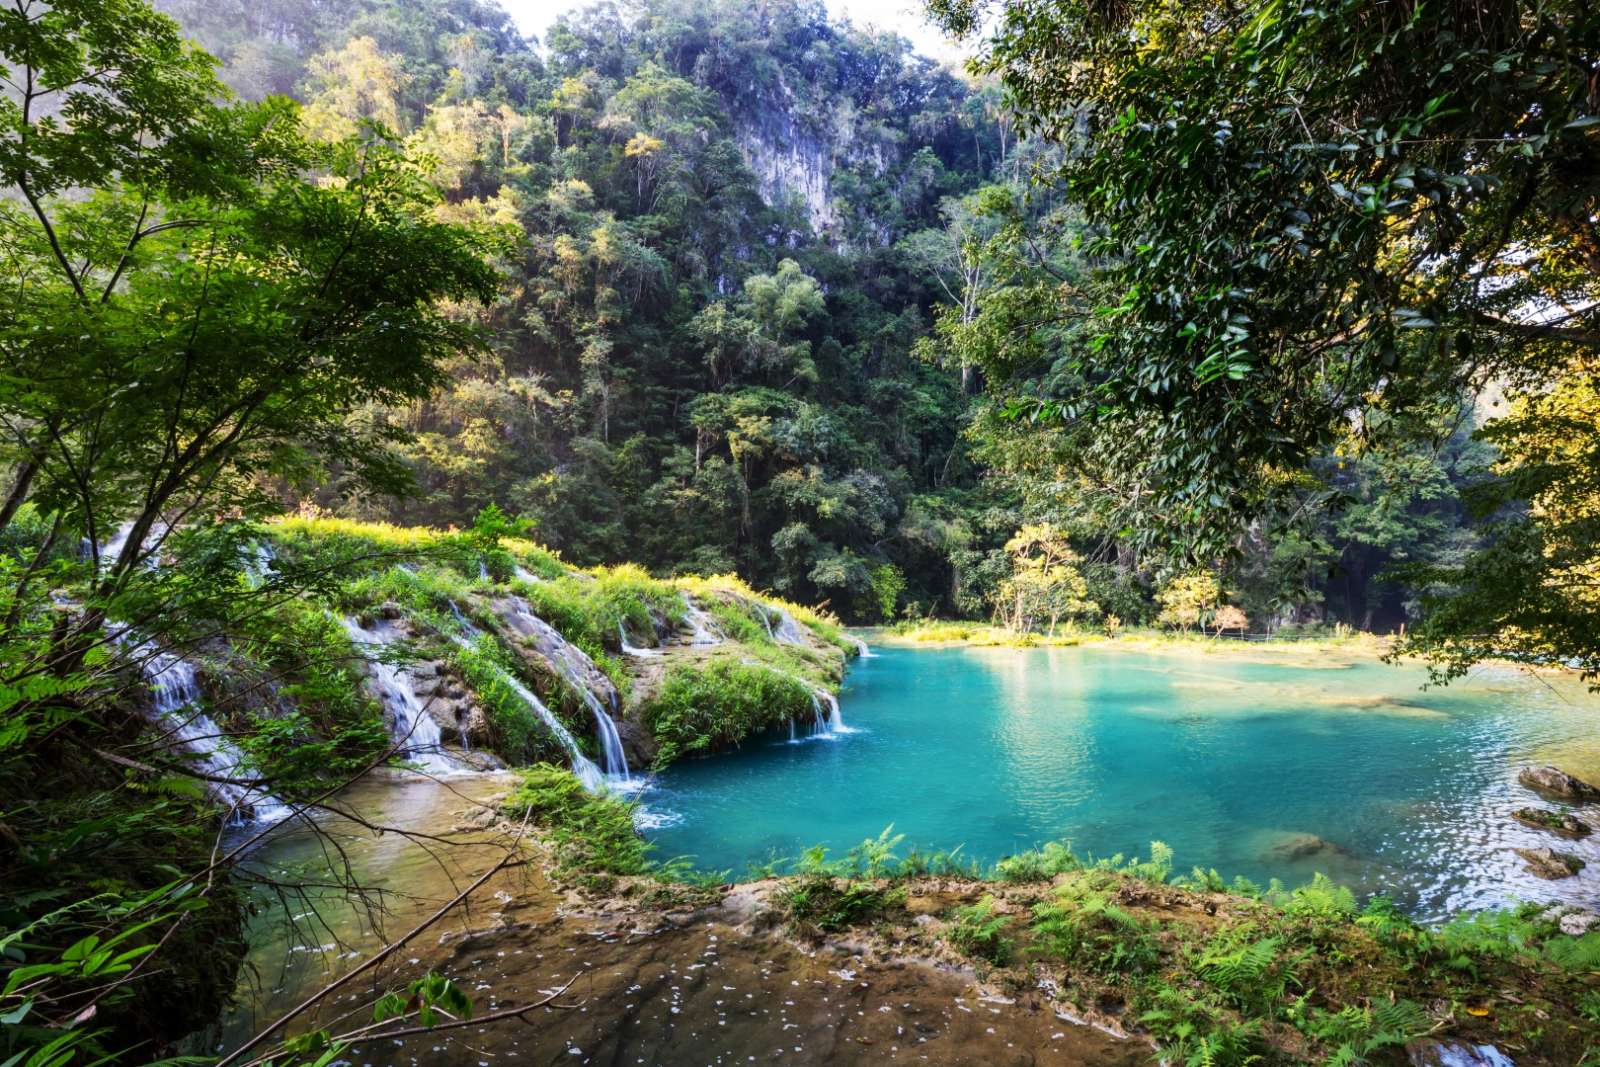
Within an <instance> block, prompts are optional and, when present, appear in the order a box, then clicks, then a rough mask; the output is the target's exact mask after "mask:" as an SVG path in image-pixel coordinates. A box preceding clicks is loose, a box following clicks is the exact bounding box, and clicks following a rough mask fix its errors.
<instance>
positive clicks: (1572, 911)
mask: <svg viewBox="0 0 1600 1067" xmlns="http://www.w3.org/2000/svg"><path fill="white" fill-rule="evenodd" d="M1556 925H1557V926H1558V927H1559V928H1560V930H1561V932H1562V933H1564V934H1566V935H1567V936H1568V937H1582V936H1583V935H1584V934H1586V933H1588V932H1589V931H1590V930H1594V929H1600V913H1597V912H1592V911H1584V910H1583V909H1582V908H1568V909H1567V910H1566V911H1564V912H1562V913H1561V917H1560V918H1558V919H1557V920H1556Z"/></svg>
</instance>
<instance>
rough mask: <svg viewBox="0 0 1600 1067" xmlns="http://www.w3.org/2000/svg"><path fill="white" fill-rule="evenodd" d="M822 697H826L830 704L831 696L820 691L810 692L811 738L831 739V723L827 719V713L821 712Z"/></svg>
mask: <svg viewBox="0 0 1600 1067" xmlns="http://www.w3.org/2000/svg"><path fill="white" fill-rule="evenodd" d="M824 697H827V698H828V700H829V702H830V703H831V702H832V700H833V697H832V695H831V694H829V693H827V692H824V691H823V690H821V689H813V690H812V691H811V736H812V737H832V736H833V722H832V721H831V720H830V719H829V718H828V714H827V712H825V711H824V710H823V708H822V700H823V698H824Z"/></svg>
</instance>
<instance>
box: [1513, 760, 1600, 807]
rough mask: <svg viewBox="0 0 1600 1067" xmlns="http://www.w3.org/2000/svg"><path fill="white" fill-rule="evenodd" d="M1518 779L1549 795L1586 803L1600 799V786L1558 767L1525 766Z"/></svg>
mask: <svg viewBox="0 0 1600 1067" xmlns="http://www.w3.org/2000/svg"><path fill="white" fill-rule="evenodd" d="M1517 781H1519V782H1521V783H1522V784H1523V785H1525V786H1527V787H1528V788H1529V789H1532V790H1533V791H1534V792H1535V793H1541V794H1543V795H1544V796H1547V797H1554V798H1556V799H1558V800H1566V801H1571V802H1574V803H1579V804H1584V803H1591V802H1597V801H1600V788H1596V787H1595V786H1592V785H1590V784H1589V783H1588V782H1585V781H1584V780H1583V779H1581V778H1574V777H1573V776H1572V775H1570V774H1568V773H1567V772H1566V771H1563V770H1561V769H1560V768H1558V767H1524V768H1522V771H1521V773H1520V774H1518V775H1517Z"/></svg>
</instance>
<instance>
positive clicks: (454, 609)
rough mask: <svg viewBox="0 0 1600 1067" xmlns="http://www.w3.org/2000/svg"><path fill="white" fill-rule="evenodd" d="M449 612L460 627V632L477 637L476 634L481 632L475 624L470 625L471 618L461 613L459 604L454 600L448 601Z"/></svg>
mask: <svg viewBox="0 0 1600 1067" xmlns="http://www.w3.org/2000/svg"><path fill="white" fill-rule="evenodd" d="M450 614H451V615H452V616H453V617H454V618H455V620H456V625H457V626H459V627H461V632H462V633H464V634H466V635H467V636H468V637H477V636H478V634H479V633H481V632H482V631H480V630H479V629H478V628H477V627H476V626H474V625H472V620H471V619H469V618H467V617H466V616H465V615H464V614H462V612H461V605H460V604H457V603H456V602H455V601H454V600H452V601H450Z"/></svg>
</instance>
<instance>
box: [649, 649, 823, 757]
mask: <svg viewBox="0 0 1600 1067" xmlns="http://www.w3.org/2000/svg"><path fill="white" fill-rule="evenodd" d="M811 701H812V693H811V691H810V690H809V689H807V688H806V686H805V685H804V684H803V683H801V682H799V681H797V680H796V679H794V678H790V677H788V676H787V675H784V674H781V673H779V672H778V671H776V670H769V669H767V668H765V667H759V666H755V665H752V664H746V663H739V662H735V661H731V660H719V661H717V662H713V663H710V664H708V665H706V666H703V667H695V666H676V667H674V668H672V669H671V670H670V671H669V672H668V674H667V678H666V681H665V682H664V683H663V684H662V686H661V689H660V691H659V692H657V693H656V695H655V696H654V697H653V698H651V699H650V700H649V701H647V702H646V703H645V705H644V707H643V708H642V709H641V711H640V714H641V716H642V718H643V720H644V723H645V725H646V726H648V727H649V728H650V732H651V733H652V734H653V735H654V736H655V739H656V742H657V744H658V745H659V746H660V748H659V749H658V751H657V753H656V766H657V767H665V766H666V765H667V764H669V763H671V762H673V761H674V760H678V759H682V758H683V757H684V756H688V755H702V754H705V753H707V752H714V751H716V750H717V749H720V748H724V747H726V746H728V745H731V744H733V743H735V742H737V741H740V740H742V739H744V738H746V737H748V736H750V735H751V734H755V733H759V732H761V731H763V730H770V729H773V728H775V727H778V726H782V725H783V724H785V723H787V722H789V721H790V720H791V719H801V720H804V719H806V718H808V717H810V716H811V715H812V714H813V708H812V703H811Z"/></svg>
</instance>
